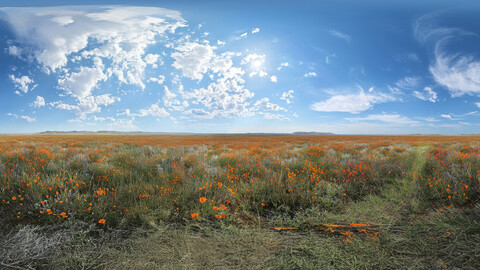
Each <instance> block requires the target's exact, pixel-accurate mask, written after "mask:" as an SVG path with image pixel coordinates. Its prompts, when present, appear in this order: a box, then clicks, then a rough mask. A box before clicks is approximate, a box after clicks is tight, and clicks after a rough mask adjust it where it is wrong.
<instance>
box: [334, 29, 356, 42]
mask: <svg viewBox="0 0 480 270" xmlns="http://www.w3.org/2000/svg"><path fill="white" fill-rule="evenodd" d="M328 33H330V35H332V36H334V37H336V38H339V39H343V40H345V41H346V42H350V41H352V37H350V36H349V35H347V34H345V33H342V32H340V31H337V30H330V31H328Z"/></svg>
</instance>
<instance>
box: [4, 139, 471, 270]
mask: <svg viewBox="0 0 480 270" xmlns="http://www.w3.org/2000/svg"><path fill="white" fill-rule="evenodd" d="M479 145H480V137H477V136H286V135H269V136H266V135H248V136H247V135H121V134H115V135H112V134H105V135H101V134H100V135H41V136H40V135H37V136H32V135H24V136H20V135H15V136H0V222H1V223H0V269H1V268H5V269H478V268H480V147H479Z"/></svg>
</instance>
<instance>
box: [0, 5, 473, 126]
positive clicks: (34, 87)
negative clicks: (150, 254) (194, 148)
mask: <svg viewBox="0 0 480 270" xmlns="http://www.w3.org/2000/svg"><path fill="white" fill-rule="evenodd" d="M479 12H480V2H479V1H463V0H458V1H447V0H445V1H443V0H423V1H411V0H402V1H392V0H381V1H380V0H365V1H353V0H351V1H346V0H340V1H338V0H335V1H333V0H330V1H326V0H316V1H314V0H310V1H307V0H298V1H284V0H276V1H258V0H257V1H250V0H244V1H224V0H223V1H209V0H207V1H198V0H187V1H178V0H176V1H170V0H166V1H146V0H143V1H142V0H141V1H104V0H96V1H90V0H86V1H69V0H63V1H52V0H45V1H33V0H31V1H22V0H2V2H1V3H0V36H1V37H2V38H1V39H0V76H1V79H0V133H35V132H42V131H47V130H49V131H72V130H82V131H99V130H115V131H144V132H194V133H244V132H274V133H284V132H296V131H317V132H332V133H336V134H416V133H424V134H470V133H480V20H479V19H478V14H480V13H479Z"/></svg>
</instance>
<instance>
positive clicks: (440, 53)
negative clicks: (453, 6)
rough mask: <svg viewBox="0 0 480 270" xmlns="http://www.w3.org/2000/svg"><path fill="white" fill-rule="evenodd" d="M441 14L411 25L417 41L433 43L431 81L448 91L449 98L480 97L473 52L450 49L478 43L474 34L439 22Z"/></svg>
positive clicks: (479, 61)
mask: <svg viewBox="0 0 480 270" xmlns="http://www.w3.org/2000/svg"><path fill="white" fill-rule="evenodd" d="M442 15H443V13H442V12H433V13H429V14H426V15H424V16H422V17H420V18H419V19H417V20H416V21H415V23H414V24H413V29H414V34H415V37H416V39H417V40H418V41H419V42H420V43H422V44H433V45H434V46H433V47H434V51H433V55H434V59H433V61H432V64H431V65H430V67H429V71H430V73H431V74H432V75H433V78H434V80H435V81H436V82H437V83H438V84H439V85H441V86H443V87H445V88H447V89H448V91H449V92H450V95H451V96H452V97H459V96H462V95H478V94H480V59H479V58H478V57H476V56H475V55H476V53H473V52H472V53H467V52H464V51H460V50H452V48H454V47H453V46H452V44H455V43H456V42H459V40H460V42H465V40H470V41H471V42H477V43H478V35H477V34H476V33H473V32H470V31H467V30H464V29H462V28H459V27H448V26H443V25H441V24H440V23H439V21H440V20H439V18H440V17H441V16H442Z"/></svg>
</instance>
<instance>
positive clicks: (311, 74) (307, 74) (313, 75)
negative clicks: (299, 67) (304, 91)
mask: <svg viewBox="0 0 480 270" xmlns="http://www.w3.org/2000/svg"><path fill="white" fill-rule="evenodd" d="M304 77H305V78H309V77H317V73H316V72H313V71H311V72H308V73H305V75H304Z"/></svg>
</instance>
